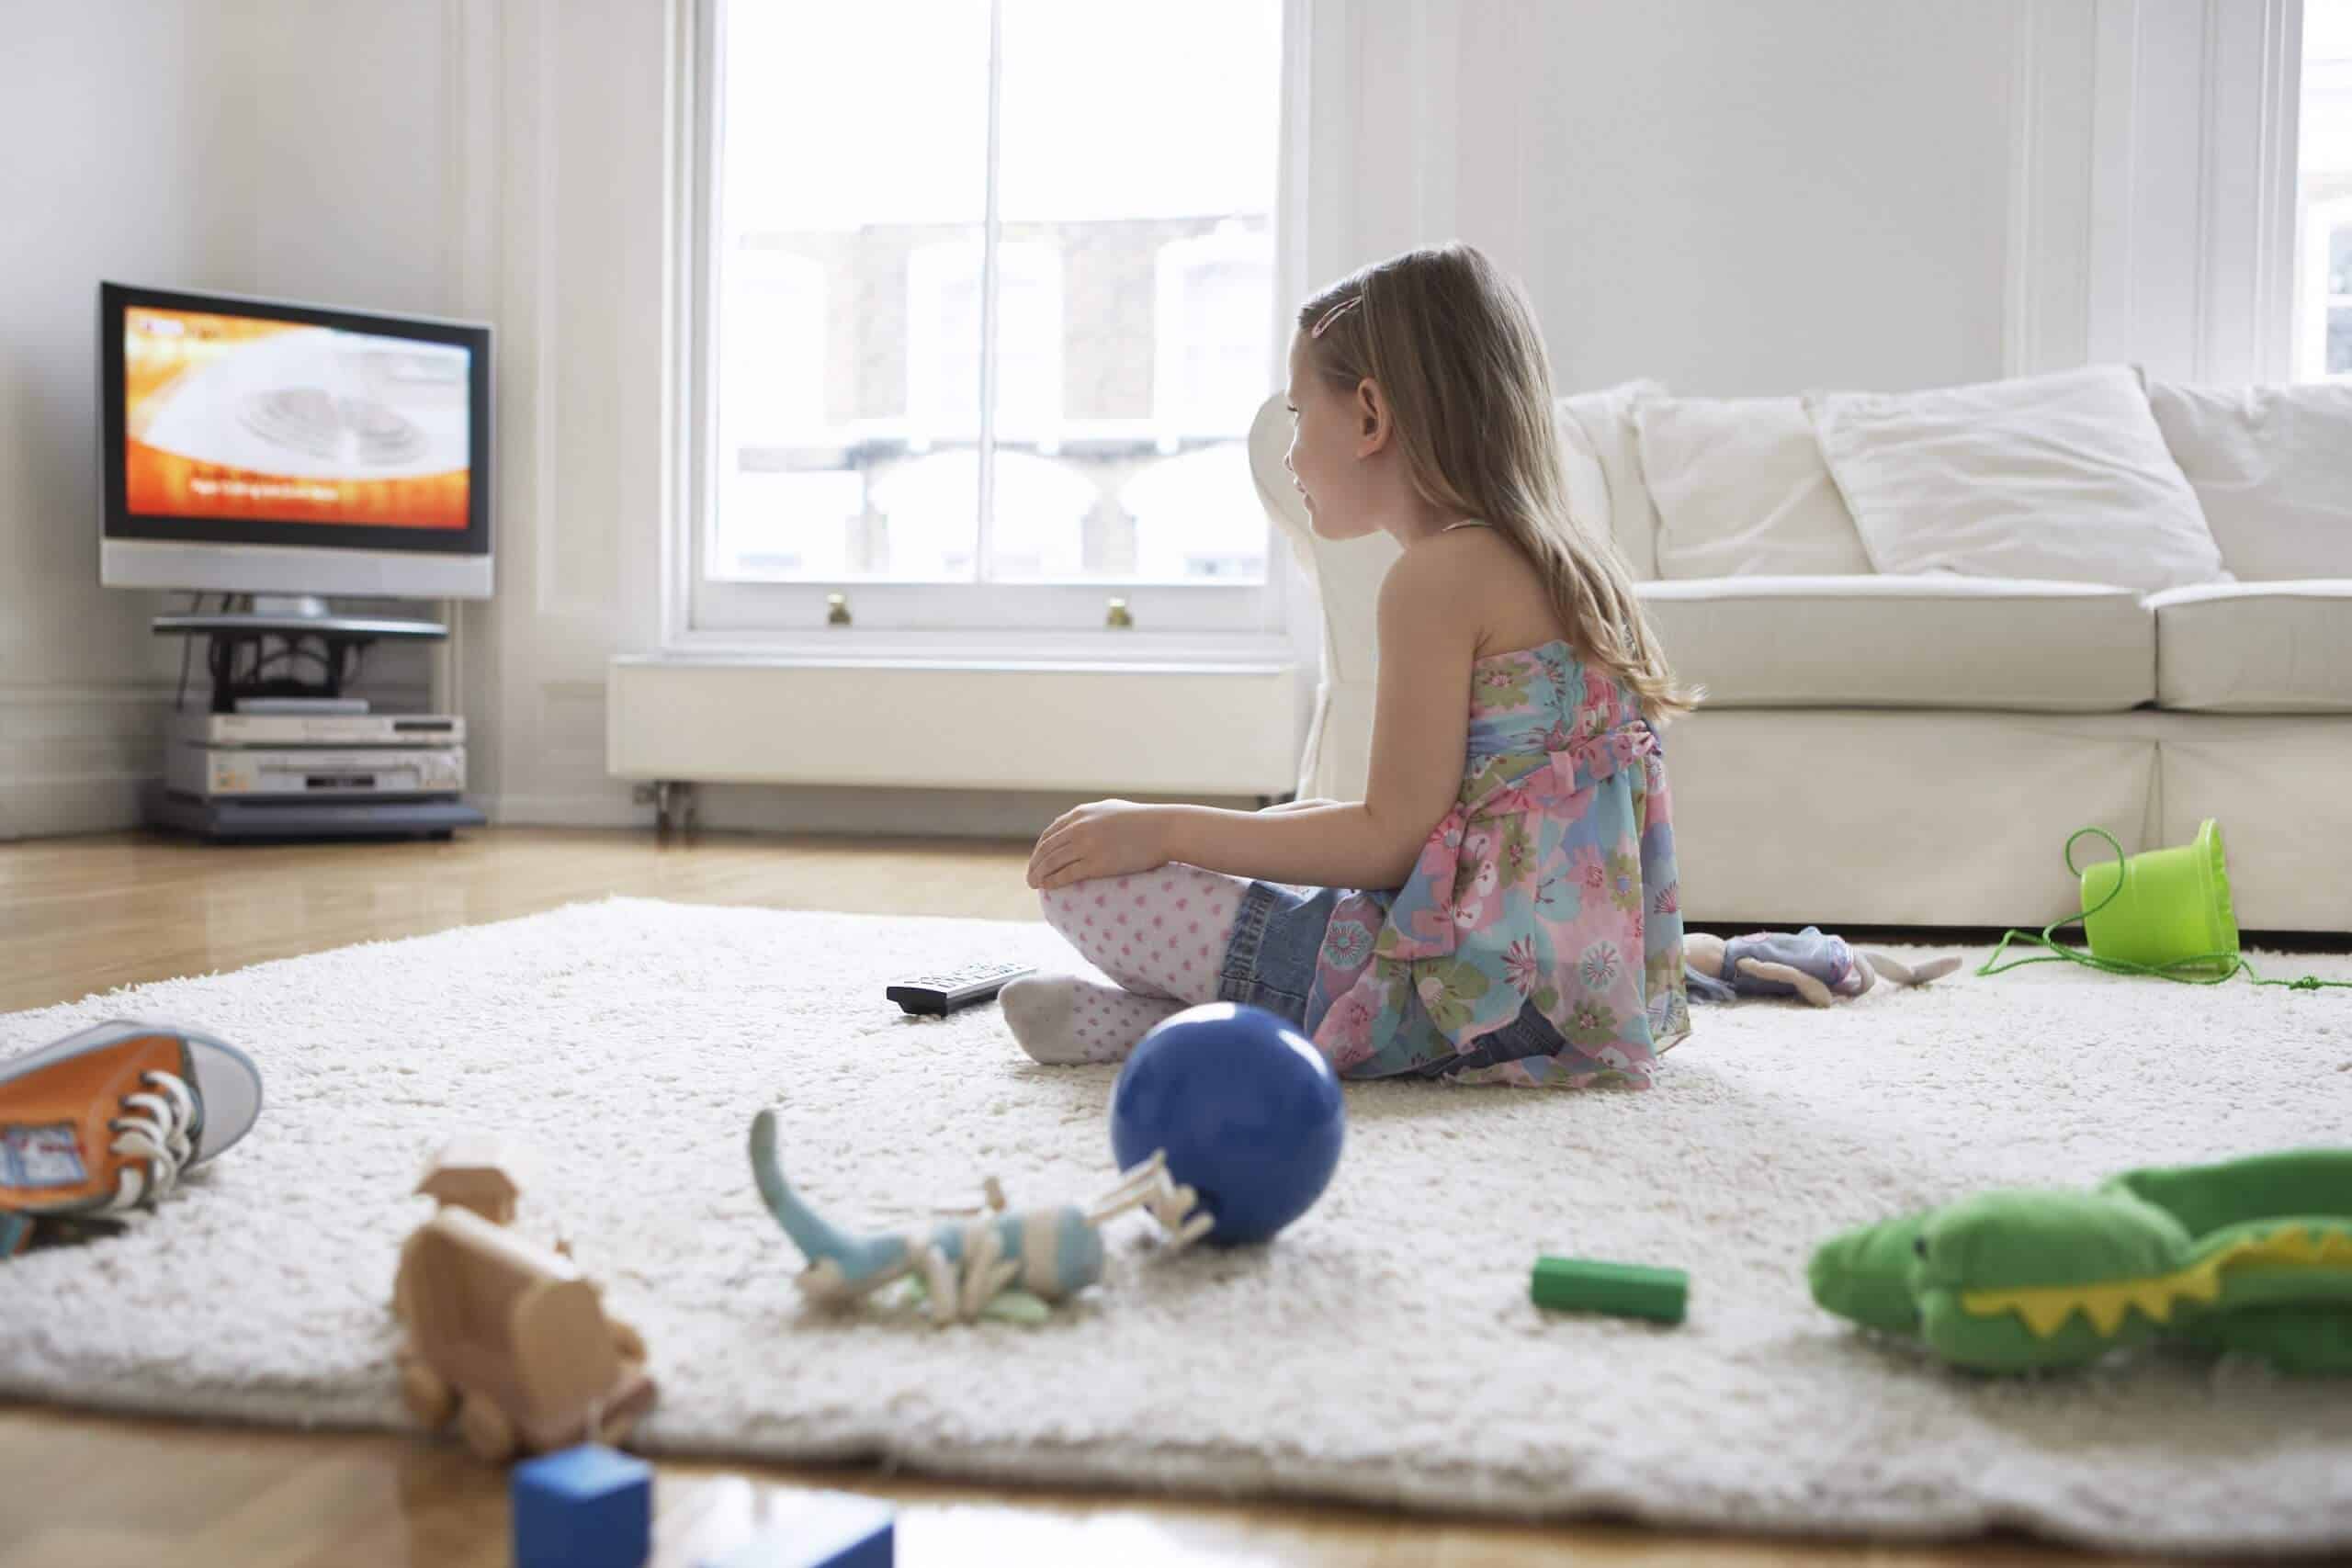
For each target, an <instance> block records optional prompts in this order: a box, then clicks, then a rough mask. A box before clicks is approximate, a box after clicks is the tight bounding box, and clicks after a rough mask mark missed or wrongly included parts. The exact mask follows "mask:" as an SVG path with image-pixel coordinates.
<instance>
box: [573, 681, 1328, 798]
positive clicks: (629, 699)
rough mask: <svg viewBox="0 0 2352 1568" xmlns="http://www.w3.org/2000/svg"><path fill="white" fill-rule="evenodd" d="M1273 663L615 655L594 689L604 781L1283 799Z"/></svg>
mask: <svg viewBox="0 0 2352 1568" xmlns="http://www.w3.org/2000/svg"><path fill="white" fill-rule="evenodd" d="M1301 691H1302V680H1301V674H1300V671H1298V670H1296V669H1295V668H1294V667H1292V666H1289V665H1284V664H1259V665H1245V666H1234V667H1228V666H1209V665H1186V666H1171V667H1164V668H1163V667H1139V666H1129V667H1126V668H1124V669H1110V670H1105V669H1099V668H1090V667H1083V666H1067V665H1064V666H1057V665H1053V664H1045V663H1022V664H1013V663H1007V664H1001V665H953V664H897V663H891V664H883V663H876V664H868V665H860V664H843V663H821V664H820V663H793V662H789V661H785V660H729V659H720V658H711V657H678V656H638V657H629V656H624V657H620V658H616V659H615V660H613V661H612V666H611V679H610V681H609V682H607V684H606V687H605V693H606V696H605V703H606V714H605V716H606V720H607V723H606V730H605V762H606V767H607V769H608V771H609V772H610V773H612V774H613V776H614V777H616V778H621V779H636V780H655V781H673V782H676V783H681V784H873V785H878V786H884V787H890V788H960V789H999V790H1086V791H1095V792H1099V793H1102V794H1105V795H1120V794H1134V795H1286V794H1288V793H1289V792H1290V791H1291V789H1292V788H1293V786H1294V784H1295V782H1296V778H1297V773H1298V760H1299V746H1300V743H1301V740H1302V739H1303V737H1304V732H1305V716H1304V714H1303V712H1302V701H1301Z"/></svg>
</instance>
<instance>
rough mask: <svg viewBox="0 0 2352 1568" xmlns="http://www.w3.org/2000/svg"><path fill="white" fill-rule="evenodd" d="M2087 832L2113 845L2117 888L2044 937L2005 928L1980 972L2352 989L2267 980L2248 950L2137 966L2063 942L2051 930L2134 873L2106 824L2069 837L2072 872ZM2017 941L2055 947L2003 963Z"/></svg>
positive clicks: (2104, 902) (2117, 893)
mask: <svg viewBox="0 0 2352 1568" xmlns="http://www.w3.org/2000/svg"><path fill="white" fill-rule="evenodd" d="M2085 833H2097V834H2098V836H2099V837H2100V838H2102V839H2105V840H2107V844H2108V848H2109V849H2111V850H2113V851H2114V852H2115V861H2116V875H2115V886H2113V887H2111V888H2109V889H2108V894H2107V897H2104V898H2102V899H2100V900H2099V901H2098V903H2097V904H2095V905H2093V906H2092V907H2091V908H2087V909H2085V910H2083V911H2082V912H2081V913H2080V914H2075V915H2064V916H2061V917H2060V918H2059V919H2054V920H2052V921H2051V922H2050V923H2049V924H2048V925H2046V926H2044V927H2042V928H2041V934H2040V935H2039V936H2037V935H2035V934H2034V933H2033V932H2031V931H2007V932H2004V933H2003V934H2002V937H2001V941H2000V944H1999V945H1998V946H1996V947H1995V948H1994V949H1993V953H1992V956H1991V957H1989V958H1987V959H1985V963H1984V964H1983V965H1982V966H1981V967H1980V968H1978V970H1977V971H1976V973H1977V974H1979V975H1998V974H2000V973H2002V972H2003V971H2005V970H2009V969H2015V968H2016V967H2018V965H2019V964H2056V963H2060V962H2062V961H2063V962H2064V963H2068V964H2081V965H2082V966H2083V967H2084V968H2086V969H2100V970H2104V971H2106V972H2107V973H2108V974H2109V975H2153V976H2155V977H2156V978H2158V979H2160V980H2177V981H2179V982H2180V983H2181V984H2182V985H2184V986H2218V985H2220V984H2221V983H2222V981H2224V980H2231V979H2234V978H2236V977H2237V973H2238V971H2239V970H2241V969H2243V970H2245V972H2246V974H2247V975H2248V976H2251V977H2252V979H2253V981H2254V983H2255V984H2256V985H2257V986H2284V987H2287V988H2288V989H2290V990H2295V991H2316V990H2319V989H2321V988H2322V987H2343V988H2344V989H2346V990H2352V980H2323V979H2321V978H2320V977H2319V976H2316V975H2306V976H2303V977H2302V978H2301V979H2300V980H2266V979H2264V978H2263V977H2262V976H2259V975H2257V974H2256V973H2255V969H2254V965H2253V964H2248V963H2247V962H2246V961H2245V953H2198V954H2197V955H2195V956H2194V957H2190V958H2176V959H2173V960H2171V961H2170V962H2169V963H2165V964H2133V963H2131V962H2130V961H2129V960H2126V959H2121V958H2101V957H2100V956H2098V954H2097V953H2084V952H2081V951H2079V950H2078V949H2075V948H2072V947H2068V946H2067V945H2066V944H2065V943H2064V942H2059V941H2057V940H2056V939H2054V938H2053V937H2052V936H2051V934H2050V933H2051V932H2052V931H2056V930H2057V929H2058V928H2059V927H2060V926H2071V925H2073V924H2075V922H2076V921H2079V920H2087V919H2090V918H2091V917H2092V916H2093V915H2096V914H2098V912H2099V911H2100V910H2101V909H2104V908H2107V907H2108V906H2109V904H2112V903H2114V902H2115V900H2116V899H2118V898H2120V897H2122V896H2123V879H2124V878H2125V877H2127V876H2129V875H2131V861H2130V860H2129V859H2128V858H2127V857H2126V856H2125V855H2124V853H2123V846H2122V845H2121V844H2119V843H2117V842H2116V841H2115V838H2114V836H2113V835H2112V834H2110V833H2109V832H2108V830H2107V829H2104V828H2077V829H2075V831H2074V832H2073V833H2072V834H2071V835H2069V836H2068V838H2067V840H2066V849H2065V860H2066V870H2067V871H2068V872H2069V873H2070V874H2073V875H2074V876H2075V878H2077V879H2078V880H2079V879H2080V878H2081V876H2082V873H2081V872H2079V871H2076V870H2075V840H2076V839H2079V838H2081V837H2082V836H2083V835H2084V834H2085ZM2012 941H2017V942H2035V943H2038V944H2040V945H2041V946H2043V947H2046V948H2048V949H2049V950H2050V951H2049V952H2048V953H2041V954H2038V955H2036V956H2034V957H2031V958H2013V959H2011V960H2010V961H2009V962H2008V963H2007V964H2002V963H2000V962H1999V959H2000V957H2001V954H2003V953H2007V951H2008V950H2009V943H2010V942H2012ZM2216 964H2228V965H2229V967H2228V968H2226V969H2223V970H2222V972H2221V973H2220V974H2218V975H2176V974H2174V973H2172V971H2174V970H2176V969H2211V968H2212V967H2213V966H2214V965H2216Z"/></svg>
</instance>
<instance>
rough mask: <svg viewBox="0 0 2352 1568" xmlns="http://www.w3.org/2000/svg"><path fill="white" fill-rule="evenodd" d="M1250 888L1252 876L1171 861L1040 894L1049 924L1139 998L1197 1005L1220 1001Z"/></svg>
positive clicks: (1090, 961)
mask: <svg viewBox="0 0 2352 1568" xmlns="http://www.w3.org/2000/svg"><path fill="white" fill-rule="evenodd" d="M1249 886H1250V882H1249V879H1248V878H1247V877H1240V876H1227V874H1225V873H1223V872H1219V871H1204V870H1202V869H1201V868H1200V867H1199V866H1196V865H1182V864H1178V863H1174V862H1170V863H1168V864H1166V865H1163V866H1161V867H1159V869H1158V870H1156V871H1139V872H1135V873H1133V874H1129V875H1126V876H1096V877H1089V878H1088V879H1086V880H1085V881H1083V882H1072V883H1068V884H1065V885H1064V886H1060V887H1048V888H1046V889H1045V890H1043V891H1042V892H1040V893H1039V894H1038V896H1037V897H1038V898H1039V899H1040V900H1041V901H1042V902H1043V903H1044V905H1045V909H1046V921H1047V923H1049V924H1050V925H1052V927H1053V928H1054V929H1055V930H1056V931H1059V932H1061V933H1062V935H1063V937H1064V938H1065V939H1067V940H1068V941H1069V944H1070V945H1071V946H1072V947H1075V948H1076V949H1078V951H1079V953H1080V954H1081V955H1083V956H1084V958H1085V959H1086V961H1087V962H1088V963H1089V964H1093V965H1094V966H1095V967H1096V968H1098V969H1100V970H1102V971H1103V973H1104V974H1105V975H1108V976H1111V978H1112V979H1114V980H1116V981H1117V982H1118V983H1119V984H1120V985H1122V986H1124V987H1126V988H1127V989H1128V990H1130V991H1133V992H1135V993H1136V995H1138V996H1144V997H1164V998H1169V999H1170V1000H1173V1001H1179V1002H1182V1003H1184V1004H1185V1005H1186V1006H1192V1005H1193V1004H1196V1003H1199V1002H1213V1001H1216V999H1217V995H1216V988H1217V976H1218V975H1219V973H1220V972H1221V971H1222V969H1223V968H1224V964H1225V949H1226V944H1227V942H1229V941H1230V940H1231V938H1232V936H1233V924H1234V920H1235V918H1236V917H1237V916H1238V915H1239V914H1240V912H1241V897H1242V894H1243V892H1244V891H1245V890H1246V889H1247V888H1248V887H1249Z"/></svg>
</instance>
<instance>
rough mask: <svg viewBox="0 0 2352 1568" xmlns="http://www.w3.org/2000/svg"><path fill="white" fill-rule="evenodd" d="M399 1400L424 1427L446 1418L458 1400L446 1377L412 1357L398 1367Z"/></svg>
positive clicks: (436, 1424) (436, 1423)
mask: <svg viewBox="0 0 2352 1568" xmlns="http://www.w3.org/2000/svg"><path fill="white" fill-rule="evenodd" d="M457 1403H458V1400H457V1393H456V1391H454V1390H453V1389H451V1388H450V1387H449V1383H448V1381H447V1379H445V1378H444V1377H442V1376H441V1374H440V1373H438V1372H436V1371H434V1370H433V1369H432V1368H431V1367H428V1366H426V1365H425V1364H424V1362H423V1361H420V1360H417V1359H414V1358H413V1357H412V1358H408V1359H405V1360H404V1362H403V1364H402V1365H401V1404H405V1405H407V1406H408V1413H409V1414H410V1415H412V1416H415V1417H416V1418H417V1419H418V1420H420V1421H422V1422H424V1424H425V1425H426V1426H427V1427H438V1426H440V1425H441V1423H442V1422H444V1421H447V1419H448V1418H449V1412H450V1411H451V1410H452V1409H453V1408H455V1407H456V1405H457Z"/></svg>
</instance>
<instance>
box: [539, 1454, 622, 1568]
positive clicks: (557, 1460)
mask: <svg viewBox="0 0 2352 1568" xmlns="http://www.w3.org/2000/svg"><path fill="white" fill-rule="evenodd" d="M507 1490H508V1493H509V1495H511V1497H512V1498H513V1500H514V1506H515V1568H640V1565H641V1564H642V1563H643V1562H645V1559H646V1558H647V1556H648V1555H650V1553H651V1551H652V1550H653V1467H652V1466H651V1465H650V1464H648V1463H646V1462H645V1461H643V1460H641V1459H636V1458H633V1457H631V1456H630V1455H628V1454H625V1453H621V1452H619V1451H617V1450H613V1449H608V1448H605V1447H604V1446H603V1445H602V1444H598V1443H583V1444H582V1445H581V1446H580V1447H578V1448H576V1449H565V1450H562V1451H561V1452H560V1453H551V1454H545V1455H542V1456H541V1457H539V1458H537V1459H535V1460H530V1461H526V1462H524V1463H522V1464H518V1465H516V1466H515V1472H514V1475H513V1476H512V1478H511V1479H510V1480H509V1482H508V1483H507Z"/></svg>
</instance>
